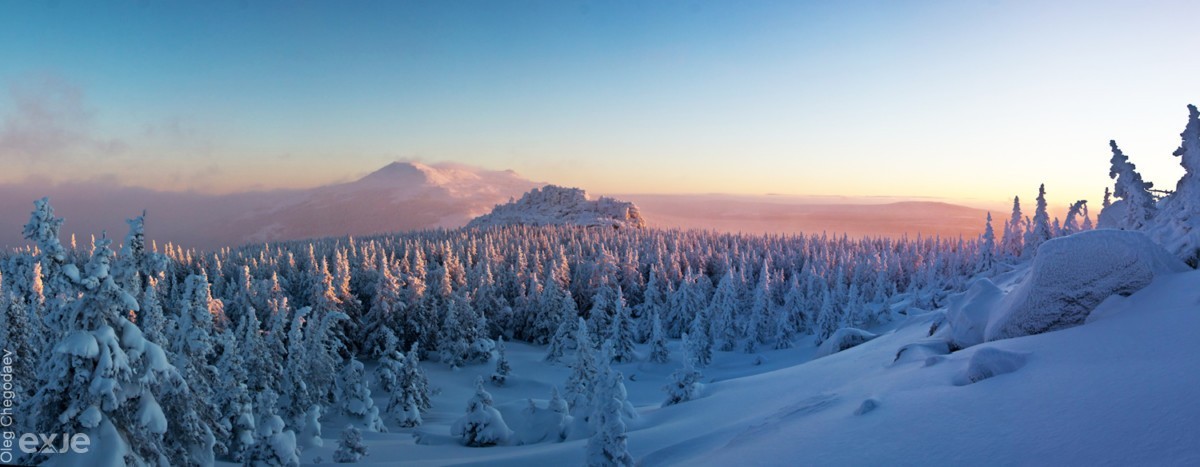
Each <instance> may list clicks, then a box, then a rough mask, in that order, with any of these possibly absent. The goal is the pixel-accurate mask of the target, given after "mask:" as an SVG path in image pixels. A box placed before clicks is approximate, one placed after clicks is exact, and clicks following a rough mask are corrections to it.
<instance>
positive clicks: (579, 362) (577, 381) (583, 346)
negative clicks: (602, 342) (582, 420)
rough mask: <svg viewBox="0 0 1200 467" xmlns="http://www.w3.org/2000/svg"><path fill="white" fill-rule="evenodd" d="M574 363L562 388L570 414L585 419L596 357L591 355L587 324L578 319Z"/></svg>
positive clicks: (589, 401)
mask: <svg viewBox="0 0 1200 467" xmlns="http://www.w3.org/2000/svg"><path fill="white" fill-rule="evenodd" d="M575 342H576V343H577V344H578V345H576V347H575V362H574V363H572V364H571V375H570V376H568V377H567V383H566V384H565V385H564V386H563V392H565V396H566V398H567V405H568V406H570V407H571V414H572V415H575V416H576V417H586V416H587V413H588V412H587V410H588V407H589V406H590V405H591V394H592V384H593V382H594V381H595V380H596V372H597V368H596V356H595V355H594V354H593V352H594V349H593V348H592V338H591V337H590V336H589V335H588V327H587V324H586V323H584V322H583V318H579V325H578V332H577V333H576V336H575Z"/></svg>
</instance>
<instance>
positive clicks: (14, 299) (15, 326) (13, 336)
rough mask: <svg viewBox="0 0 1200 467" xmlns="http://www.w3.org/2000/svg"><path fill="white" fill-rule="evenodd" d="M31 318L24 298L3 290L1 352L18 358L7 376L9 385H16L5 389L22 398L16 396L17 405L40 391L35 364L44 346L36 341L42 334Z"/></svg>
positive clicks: (1, 296) (1, 291)
mask: <svg viewBox="0 0 1200 467" xmlns="http://www.w3.org/2000/svg"><path fill="white" fill-rule="evenodd" d="M5 295H7V297H6V296H5ZM30 318H31V316H30V312H29V306H28V304H27V303H26V302H25V299H24V298H23V297H20V296H18V295H17V294H12V293H8V292H7V291H4V290H3V289H0V349H4V350H5V351H7V352H12V353H13V354H15V355H16V356H17V357H16V358H15V359H13V360H14V361H12V364H11V365H9V366H8V369H9V370H10V371H11V372H12V373H11V375H5V376H6V378H5V383H6V384H7V383H11V385H12V387H11V389H10V388H5V389H6V390H11V391H12V393H13V394H15V395H17V396H18V397H14V399H15V401H13V402H15V403H20V402H21V401H23V400H24V399H25V398H26V397H27V396H29V395H31V394H32V391H34V390H36V389H37V386H36V383H37V378H36V373H35V370H36V366H35V363H36V361H37V355H38V354H39V353H40V350H39V349H40V347H41V346H42V343H41V342H38V341H37V340H36V339H37V338H38V334H40V333H38V332H37V329H36V328H35V327H34V323H33V322H32V320H31V319H30Z"/></svg>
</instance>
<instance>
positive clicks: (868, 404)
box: [854, 399, 879, 415]
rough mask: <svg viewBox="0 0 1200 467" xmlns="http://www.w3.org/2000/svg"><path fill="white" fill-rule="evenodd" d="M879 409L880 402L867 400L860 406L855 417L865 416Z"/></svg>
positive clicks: (855, 411)
mask: <svg viewBox="0 0 1200 467" xmlns="http://www.w3.org/2000/svg"><path fill="white" fill-rule="evenodd" d="M878 407H879V401H878V400H875V399H867V400H864V401H862V404H860V405H859V406H858V409H855V410H854V415H864V414H867V413H870V412H871V411H872V410H875V409H876V408H878Z"/></svg>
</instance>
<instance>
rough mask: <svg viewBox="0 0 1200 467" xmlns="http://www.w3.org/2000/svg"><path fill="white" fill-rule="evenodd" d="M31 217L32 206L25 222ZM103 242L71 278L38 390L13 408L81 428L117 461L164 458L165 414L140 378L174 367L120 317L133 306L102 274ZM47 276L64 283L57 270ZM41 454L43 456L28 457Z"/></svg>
mask: <svg viewBox="0 0 1200 467" xmlns="http://www.w3.org/2000/svg"><path fill="white" fill-rule="evenodd" d="M39 208H42V206H41V205H39ZM45 212H50V213H51V215H52V212H53V211H52V210H50V209H49V207H48V205H47V206H45V211H43V213H45ZM37 217H38V212H36V211H35V213H34V220H32V221H30V224H31V225H33V224H35V223H36V221H37ZM27 230H28V229H27ZM35 230H36V228H35ZM110 243H111V241H110V240H108V239H100V240H97V241H96V242H95V244H94V245H93V248H92V256H91V258H90V259H89V260H88V263H87V265H86V267H85V269H84V272H83V274H82V275H80V277H79V280H78V281H77V282H78V283H79V284H80V292H81V295H80V296H79V298H78V299H76V300H75V301H74V302H73V303H71V304H70V305H71V306H70V311H69V312H68V313H64V314H63V315H62V316H61V318H62V319H61V321H59V322H58V323H57V324H58V326H59V330H60V331H61V332H62V334H61V336H62V337H61V338H59V339H58V341H57V343H56V344H55V345H54V347H53V353H52V354H51V355H48V356H46V358H45V359H43V362H44V363H43V365H42V368H41V369H40V370H39V372H38V375H39V383H38V390H37V393H36V394H35V395H34V396H33V398H32V399H30V400H28V401H27V402H26V404H25V406H23V407H22V409H21V410H20V413H24V414H27V415H26V417H27V418H26V421H25V425H26V428H27V429H28V430H29V431H30V432H36V433H83V434H87V435H89V437H90V439H91V440H92V446H91V449H94V450H97V451H98V452H108V453H123V454H117V455H119V456H121V458H120V459H118V462H123V463H125V464H143V463H165V462H167V461H168V460H167V446H166V445H165V444H164V442H163V439H162V435H163V433H165V432H166V429H167V418H166V416H165V415H164V414H163V410H162V407H161V406H160V405H159V403H158V401H157V398H156V397H155V394H154V392H153V391H152V386H151V385H150V384H147V383H148V381H149V380H148V378H150V379H152V378H154V376H152V374H154V373H170V372H172V370H173V368H171V367H170V364H169V363H168V362H167V361H166V358H165V356H164V354H163V352H162V349H161V348H159V347H158V345H157V344H154V343H153V342H148V341H146V339H145V337H144V336H143V335H142V333H141V331H140V330H139V329H138V328H137V326H135V325H134V324H133V323H132V322H130V321H129V320H128V319H127V317H128V316H129V314H130V313H131V312H136V311H137V310H138V309H139V307H138V303H137V301H136V300H135V299H134V298H133V296H131V295H130V294H129V293H127V292H126V291H125V290H123V289H122V288H121V287H120V286H118V285H117V284H116V283H115V282H113V279H112V277H111V276H110V275H109V272H110V264H111V260H112V257H113V253H112V250H110V249H109V247H108V246H109V244H110ZM43 254H49V252H44V253H43ZM65 269H67V268H65V265H63V264H60V265H58V266H57V269H55V270H56V271H57V273H58V274H65V272H64V270H65ZM72 269H75V270H76V271H77V269H76V268H72ZM50 281H53V282H58V283H67V280H61V279H56V278H50ZM181 434H186V433H181ZM194 447H195V448H197V449H200V448H202V446H194ZM208 449H209V451H208V453H207V455H205V454H203V453H197V455H198V457H199V458H200V459H207V460H208V461H209V462H211V459H212V451H211V444H209V445H208ZM193 459H195V458H193ZM40 460H44V459H42V458H41V457H40V456H34V459H32V461H40ZM180 460H182V459H180Z"/></svg>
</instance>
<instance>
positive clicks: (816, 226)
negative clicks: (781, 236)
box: [616, 194, 987, 237]
mask: <svg viewBox="0 0 1200 467" xmlns="http://www.w3.org/2000/svg"><path fill="white" fill-rule="evenodd" d="M616 196H617V197H618V198H620V199H624V200H629V201H632V202H633V203H635V204H637V206H638V208H640V209H641V211H642V213H643V214H644V215H645V216H646V218H647V221H648V222H649V224H650V225H651V226H653V227H667V228H680V229H710V230H717V231H722V232H743V233H795V232H805V233H821V232H828V233H830V234H834V233H837V234H841V233H845V234H847V235H849V236H850V237H862V236H885V237H895V236H898V235H901V234H909V235H916V234H923V235H927V236H928V235H940V236H943V237H957V236H959V235H962V236H964V237H974V236H976V235H979V234H980V233H982V232H983V225H984V219H985V218H986V216H987V211H985V210H983V209H977V208H973V207H967V206H962V205H957V204H951V203H946V202H942V201H924V200H912V199H904V198H874V197H871V198H867V197H862V198H855V197H801V196H773V195H764V196H748V195H722V194H699V195H658V194H640V195H639V194H627V195H616Z"/></svg>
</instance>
